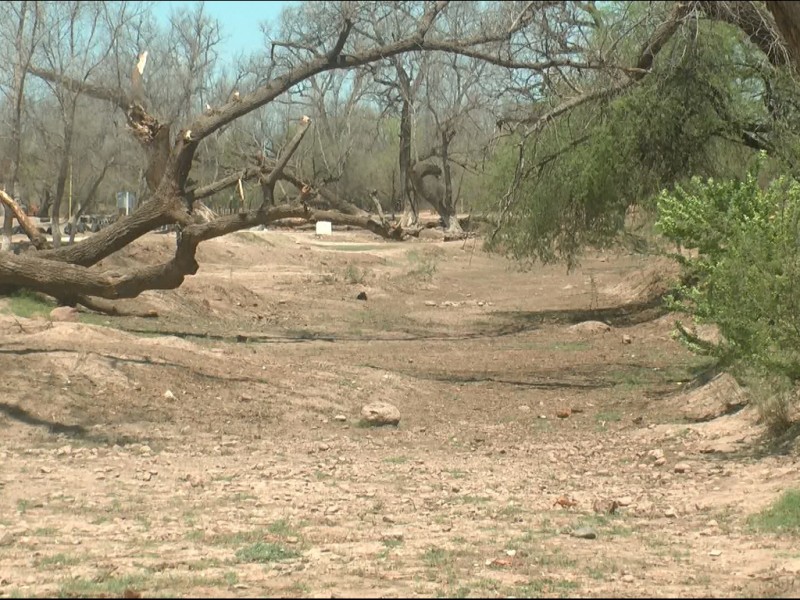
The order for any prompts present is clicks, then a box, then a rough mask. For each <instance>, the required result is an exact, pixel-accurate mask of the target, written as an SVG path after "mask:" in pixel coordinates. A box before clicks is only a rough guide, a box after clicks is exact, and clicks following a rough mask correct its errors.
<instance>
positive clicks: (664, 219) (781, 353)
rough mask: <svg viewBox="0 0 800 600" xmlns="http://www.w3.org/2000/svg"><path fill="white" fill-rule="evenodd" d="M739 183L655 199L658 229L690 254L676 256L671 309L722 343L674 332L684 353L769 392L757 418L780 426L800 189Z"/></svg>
mask: <svg viewBox="0 0 800 600" xmlns="http://www.w3.org/2000/svg"><path fill="white" fill-rule="evenodd" d="M764 160H765V157H764V156H762V159H761V161H759V162H758V163H757V165H756V166H755V167H754V168H753V169H751V170H750V172H749V173H748V174H747V176H746V177H745V178H744V179H743V180H740V181H737V180H733V181H724V182H719V181H714V180H713V179H708V180H706V181H701V180H700V179H697V178H695V179H692V181H691V182H690V183H689V184H687V185H686V186H676V187H675V189H674V190H673V191H671V192H666V191H665V192H662V194H661V196H660V197H659V200H658V207H659V214H660V216H659V220H658V224H657V225H658V227H659V228H660V230H661V231H662V232H663V233H664V235H665V236H666V237H667V238H668V239H670V240H671V241H673V242H675V243H676V244H679V245H681V246H683V247H684V248H686V249H687V250H691V251H694V254H693V255H692V256H689V257H687V256H685V255H682V254H680V255H677V254H676V255H675V258H676V259H677V260H678V261H679V262H680V263H681V265H682V267H683V272H684V273H683V281H684V283H683V285H682V286H681V287H680V288H679V289H678V290H677V291H676V293H674V294H673V295H671V296H670V297H668V299H667V305H668V307H669V308H671V309H673V310H676V311H681V312H686V313H689V314H691V315H692V316H693V317H694V319H695V320H696V322H698V323H715V324H716V325H717V326H718V327H719V330H720V333H721V337H722V340H721V341H720V342H718V343H711V342H708V341H705V340H703V339H701V338H699V337H698V336H696V335H694V334H693V333H691V332H690V331H689V330H687V329H686V328H685V327H684V326H683V325H682V324H680V323H679V324H678V335H679V337H680V339H681V340H683V341H684V342H685V343H686V344H687V345H688V346H689V347H690V348H692V349H693V350H695V351H696V352H699V353H704V354H709V355H712V356H714V357H716V358H717V359H718V361H719V362H720V365H721V366H722V367H730V368H732V369H733V370H734V371H738V372H739V374H740V375H741V376H742V377H743V378H747V379H749V380H750V381H752V382H755V383H758V384H759V385H758V386H753V387H762V388H764V387H766V388H769V390H770V392H771V393H769V394H767V395H763V397H762V399H761V401H758V400H759V399H758V398H756V400H757V401H758V405H759V406H760V408H761V409H762V416H763V417H764V418H765V419H766V420H767V421H768V422H769V423H770V424H771V425H773V426H775V427H785V426H786V425H787V424H788V422H787V419H788V415H789V412H790V411H789V407H790V404H791V403H792V402H794V400H795V398H796V394H795V393H794V389H795V384H796V383H797V382H798V381H799V380H800V183H798V182H797V181H796V180H794V179H792V178H788V177H780V178H778V179H776V180H774V181H773V182H772V183H770V184H769V185H768V186H767V187H766V188H764V189H762V187H761V186H760V185H759V169H760V165H761V163H762V162H763V161H764Z"/></svg>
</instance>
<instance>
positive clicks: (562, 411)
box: [556, 408, 572, 419]
mask: <svg viewBox="0 0 800 600" xmlns="http://www.w3.org/2000/svg"><path fill="white" fill-rule="evenodd" d="M571 414H572V410H570V409H569V408H562V409H560V410H559V411H558V412H556V416H557V417H558V418H559V419H566V418H568V417H569V416H570V415H571Z"/></svg>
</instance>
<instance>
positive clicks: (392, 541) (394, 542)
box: [383, 539, 403, 549]
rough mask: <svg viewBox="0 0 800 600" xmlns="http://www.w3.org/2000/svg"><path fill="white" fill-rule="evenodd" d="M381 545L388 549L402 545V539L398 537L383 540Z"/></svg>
mask: <svg viewBox="0 0 800 600" xmlns="http://www.w3.org/2000/svg"><path fill="white" fill-rule="evenodd" d="M383 545H384V546H386V547H387V548H389V549H393V548H398V547H400V546H402V545H403V540H398V539H390V540H383Z"/></svg>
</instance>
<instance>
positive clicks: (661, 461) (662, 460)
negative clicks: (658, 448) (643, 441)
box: [653, 457, 667, 467]
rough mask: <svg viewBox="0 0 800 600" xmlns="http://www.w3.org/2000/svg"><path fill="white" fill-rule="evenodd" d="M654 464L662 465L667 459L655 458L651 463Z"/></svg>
mask: <svg viewBox="0 0 800 600" xmlns="http://www.w3.org/2000/svg"><path fill="white" fill-rule="evenodd" d="M653 464H654V465H655V466H657V467H660V466H662V465H665V464H667V459H666V458H664V457H661V458H658V459H656V462H654V463H653Z"/></svg>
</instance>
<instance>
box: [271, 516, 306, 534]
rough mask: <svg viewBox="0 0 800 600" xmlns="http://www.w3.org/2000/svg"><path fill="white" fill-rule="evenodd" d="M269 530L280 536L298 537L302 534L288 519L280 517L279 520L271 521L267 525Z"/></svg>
mask: <svg viewBox="0 0 800 600" xmlns="http://www.w3.org/2000/svg"><path fill="white" fill-rule="evenodd" d="M267 531H269V532H270V533H271V534H272V535H276V536H278V537H293V536H294V537H297V536H299V535H300V534H299V533H298V531H297V529H295V528H294V527H293V526H292V525H291V523H289V521H287V520H286V519H278V520H277V521H274V522H273V523H270V524H269V526H268V527H267Z"/></svg>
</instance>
